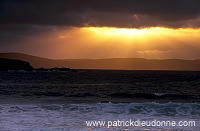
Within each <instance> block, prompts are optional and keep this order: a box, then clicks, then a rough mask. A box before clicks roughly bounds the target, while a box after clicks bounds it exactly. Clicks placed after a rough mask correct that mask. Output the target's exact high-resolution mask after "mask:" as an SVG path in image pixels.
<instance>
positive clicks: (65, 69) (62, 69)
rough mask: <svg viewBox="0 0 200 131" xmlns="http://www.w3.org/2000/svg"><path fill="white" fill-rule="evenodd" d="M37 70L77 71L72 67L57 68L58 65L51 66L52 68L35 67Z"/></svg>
mask: <svg viewBox="0 0 200 131" xmlns="http://www.w3.org/2000/svg"><path fill="white" fill-rule="evenodd" d="M34 70H35V71H75V70H73V69H70V68H65V67H63V68H57V67H54V68H50V69H45V68H38V69H34Z"/></svg>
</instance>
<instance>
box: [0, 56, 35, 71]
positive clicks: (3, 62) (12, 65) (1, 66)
mask: <svg viewBox="0 0 200 131" xmlns="http://www.w3.org/2000/svg"><path fill="white" fill-rule="evenodd" d="M32 69H33V67H32V66H31V65H30V64H29V63H28V62H26V61H21V60H14V59H7V58H0V71H7V70H27V71H29V70H32Z"/></svg>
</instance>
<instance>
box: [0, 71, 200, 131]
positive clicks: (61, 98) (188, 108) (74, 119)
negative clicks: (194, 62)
mask: <svg viewBox="0 0 200 131" xmlns="http://www.w3.org/2000/svg"><path fill="white" fill-rule="evenodd" d="M142 123H143V124H142ZM145 123H146V124H145ZM165 123H167V124H165ZM126 130H128V131H199V130H200V72H198V71H148V70H146V71H140V70H138V71H130V70H75V71H12V70H10V71H1V72H0V131H126Z"/></svg>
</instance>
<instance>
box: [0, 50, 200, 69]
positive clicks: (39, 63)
mask: <svg viewBox="0 0 200 131" xmlns="http://www.w3.org/2000/svg"><path fill="white" fill-rule="evenodd" d="M0 57H2V58H9V59H18V60H23V61H27V62H29V63H30V64H31V65H32V66H33V67H34V68H53V67H68V68H72V69H118V70H196V71H200V60H180V59H164V60H156V59H152V60H149V59H143V58H108V59H63V60H53V59H46V58H41V57H37V56H31V55H26V54H21V53H0Z"/></svg>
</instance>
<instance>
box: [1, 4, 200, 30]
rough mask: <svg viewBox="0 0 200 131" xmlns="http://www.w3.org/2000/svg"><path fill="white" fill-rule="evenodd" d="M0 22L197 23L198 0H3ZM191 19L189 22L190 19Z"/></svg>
mask: <svg viewBox="0 0 200 131" xmlns="http://www.w3.org/2000/svg"><path fill="white" fill-rule="evenodd" d="M0 4H1V5H0V18H1V21H0V24H2V25H4V24H38V25H55V26H76V27H82V26H112V27H133V28H140V27H150V26H164V27H170V28H180V27H188V26H190V27H199V24H198V23H199V22H195V21H194V20H195V19H197V18H198V17H199V15H200V8H199V5H200V1H199V0H4V1H1V2H0ZM191 20H193V21H192V22H191V23H190V21H191Z"/></svg>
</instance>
